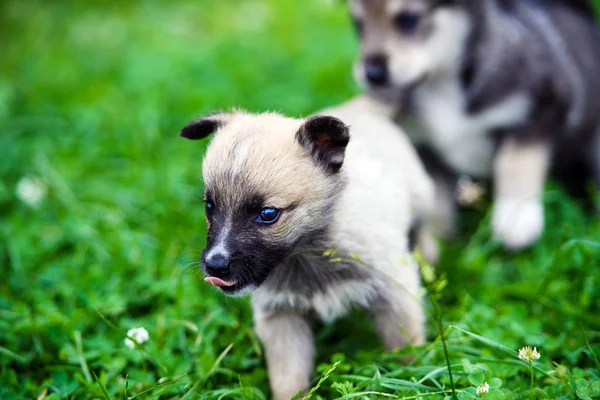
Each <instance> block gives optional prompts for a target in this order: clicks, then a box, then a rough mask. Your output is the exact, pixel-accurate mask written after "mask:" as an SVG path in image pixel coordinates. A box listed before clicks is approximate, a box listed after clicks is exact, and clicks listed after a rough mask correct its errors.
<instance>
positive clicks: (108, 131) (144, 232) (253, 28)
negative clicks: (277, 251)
mask: <svg viewBox="0 0 600 400" xmlns="http://www.w3.org/2000/svg"><path fill="white" fill-rule="evenodd" d="M341 3H342V2H338V1H335V0H329V1H327V0H306V1H298V0H245V1H241V0H240V1H234V0H196V1H191V0H189V1H187V0H186V1H172V2H166V1H163V2H150V1H145V0H142V1H138V2H104V4H103V5H98V4H97V2H91V1H84V2H75V1H53V2H50V1H41V0H38V1H35V0H24V1H21V0H5V1H3V2H1V3H0V34H1V38H0V398H1V399H13V398H15V399H16V398H19V399H20V398H37V397H38V396H39V398H40V399H41V398H44V396H45V398H46V399H57V398H77V399H79V398H84V399H92V398H111V399H112V398H123V399H124V398H133V397H137V398H162V399H166V398H186V399H192V398H202V399H236V398H238V399H242V398H243V399H246V398H247V399H251V398H256V399H264V398H268V395H269V391H268V384H267V380H266V371H265V366H264V362H263V358H262V353H261V348H260V346H259V343H258V341H257V338H256V336H255V335H254V333H253V331H252V325H251V321H252V318H251V311H250V307H249V304H248V301H247V300H240V299H231V298H225V297H224V296H222V295H220V294H219V293H217V292H216V290H215V289H214V288H212V287H209V285H207V284H206V283H204V282H203V281H202V280H201V279H199V276H198V272H197V271H198V270H197V260H198V257H199V254H200V251H201V250H202V248H203V245H204V240H205V237H204V233H205V231H206V227H205V222H204V216H203V204H202V202H201V194H202V188H201V179H200V176H201V174H200V171H201V160H202V155H203V151H204V149H205V146H206V144H205V143H200V142H189V141H185V140H183V139H179V138H178V136H177V134H178V131H179V129H180V128H181V127H182V126H183V125H185V124H186V123H187V122H188V121H190V120H191V119H192V118H194V117H196V116H198V115H200V114H202V113H205V112H208V111H211V110H214V109H219V108H231V107H233V106H239V107H243V108H246V109H249V110H253V111H264V110H277V111H281V112H284V113H286V114H289V115H292V116H302V115H307V114H309V113H311V112H313V111H315V110H318V109H320V108H323V107H325V106H328V105H333V104H336V103H339V102H341V101H343V100H345V99H348V98H349V97H350V96H352V95H353V94H355V93H357V88H356V86H355V85H354V83H353V79H352V75H351V64H352V60H353V57H354V55H355V52H356V43H355V39H354V36H353V34H352V29H351V26H350V22H349V20H348V18H347V14H346V11H345V8H344V6H343V4H341ZM17 193H21V196H20V197H19V196H18V195H17ZM545 204H546V207H547V214H546V218H547V226H548V229H547V231H546V233H545V235H544V238H543V240H542V241H541V242H540V243H539V244H537V245H536V246H535V247H534V248H533V249H531V250H530V251H526V252H522V253H520V254H516V255H513V254H507V253H505V252H504V251H503V250H502V249H501V248H500V246H499V245H498V244H497V243H495V242H494V241H492V240H490V226H489V207H488V206H489V205H488V204H487V203H486V204H480V205H478V206H476V207H474V208H472V209H470V210H465V211H464V212H463V216H464V218H463V227H462V228H463V229H462V234H461V236H459V237H457V238H456V239H454V240H452V241H448V242H446V243H444V245H443V258H442V263H441V266H440V267H439V268H438V269H437V270H435V273H434V274H433V275H435V276H431V275H432V273H427V274H426V277H427V287H428V294H427V295H426V299H427V309H428V312H429V314H430V316H431V318H430V323H429V324H428V329H429V343H428V344H427V345H425V346H423V347H419V348H412V349H407V350H404V351H402V352H399V353H395V354H394V353H384V352H383V351H382V350H381V348H380V347H379V344H378V341H377V340H376V338H375V335H374V331H373V328H372V326H371V325H370V322H369V321H368V319H367V318H366V316H365V315H364V314H362V313H356V314H354V315H352V316H350V317H348V318H346V319H344V320H341V321H339V322H337V323H336V324H335V326H332V327H323V329H320V330H319V331H318V332H319V333H318V335H317V339H318V348H319V351H318V360H317V365H318V367H317V373H316V375H315V379H314V381H313V384H314V385H316V386H318V385H317V384H318V383H319V385H320V387H318V388H317V389H316V391H314V392H313V395H314V398H321V399H333V398H344V399H350V398H358V399H359V398H365V399H372V398H396V397H398V398H409V399H444V398H451V396H452V388H453V387H454V389H455V391H456V395H457V397H458V398H459V399H471V398H476V397H477V395H476V394H475V388H476V386H477V385H479V384H480V383H481V382H483V381H486V382H488V383H489V384H490V386H491V387H492V389H491V390H490V393H489V394H488V395H487V397H486V398H487V399H499V398H507V399H512V398H519V399H543V398H552V399H555V398H565V399H567V398H569V399H570V398H580V399H590V398H594V397H598V398H600V361H599V358H600V221H599V219H598V218H597V217H592V216H586V214H585V213H584V212H583V210H582V208H581V207H580V206H579V205H578V204H577V203H575V202H574V201H573V200H572V199H570V198H569V197H567V196H566V195H565V194H564V193H563V192H562V190H561V189H560V188H559V187H558V186H556V185H553V184H552V183H551V184H549V185H548V189H547V191H546V195H545ZM429 272H431V271H429ZM133 327H144V328H146V329H147V330H148V332H149V340H148V341H147V342H146V343H144V344H143V347H142V348H135V349H130V348H129V347H127V346H126V345H125V343H124V339H125V335H126V332H127V330H128V329H130V328H133ZM440 332H443V333H444V337H445V344H446V347H447V357H446V355H445V352H444V346H443V343H442V341H441V336H440ZM526 345H529V346H536V347H537V349H538V351H539V352H540V353H541V358H540V359H539V360H537V361H535V362H534V364H533V370H531V369H530V365H529V364H527V363H525V362H522V361H520V360H519V359H518V358H517V351H518V349H519V348H521V347H523V346H526ZM406 354H411V355H413V356H414V361H413V362H412V363H411V364H409V365H403V364H401V363H400V362H399V358H400V357H401V356H403V355H406ZM447 363H449V364H450V366H451V371H452V378H453V382H451V380H450V375H449V372H448V368H447ZM532 371H533V378H532V375H531V373H532ZM532 379H533V381H532Z"/></svg>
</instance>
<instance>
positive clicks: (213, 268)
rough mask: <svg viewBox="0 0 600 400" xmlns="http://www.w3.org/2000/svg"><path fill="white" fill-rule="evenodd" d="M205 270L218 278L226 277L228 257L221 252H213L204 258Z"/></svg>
mask: <svg viewBox="0 0 600 400" xmlns="http://www.w3.org/2000/svg"><path fill="white" fill-rule="evenodd" d="M205 264H206V271H207V272H208V273H209V274H210V275H212V276H216V277H219V278H223V277H226V276H227V274H229V257H226V256H224V255H223V254H215V255H213V256H210V257H208V258H207V259H206V262H205Z"/></svg>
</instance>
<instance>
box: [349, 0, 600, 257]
mask: <svg viewBox="0 0 600 400" xmlns="http://www.w3.org/2000/svg"><path fill="white" fill-rule="evenodd" d="M351 12H352V15H353V18H354V20H355V22H356V26H357V30H358V32H359V35H360V41H361V56H360V58H359V60H358V62H357V63H356V68H355V73H356V76H357V79H358V80H359V81H360V82H362V83H363V84H364V86H365V87H366V88H367V89H368V90H369V92H371V93H372V94H374V95H376V96H377V97H379V98H380V99H382V100H384V101H385V102H387V103H389V104H395V105H396V106H398V107H399V108H400V109H401V111H402V112H404V113H405V114H412V115H414V116H415V117H416V121H417V122H418V129H416V133H415V136H414V138H413V139H414V141H415V142H416V143H417V144H419V145H420V146H425V147H427V148H428V149H429V151H428V154H434V155H435V156H437V157H438V158H440V159H441V161H442V164H445V165H446V166H448V167H450V168H451V169H452V170H453V171H455V172H457V173H459V174H467V175H470V176H472V177H475V178H489V177H493V181H494V200H495V207H494V211H493V221H492V222H493V232H494V234H495V235H496V236H497V237H498V238H499V239H501V240H502V241H503V243H504V244H505V246H506V247H508V248H511V249H519V248H522V247H525V246H528V245H530V244H532V243H533V242H534V241H535V240H537V239H538V237H539V236H540V235H541V234H542V232H543V226H544V216H543V206H542V190H543V186H544V182H545V179H546V177H547V175H548V173H549V170H551V169H554V170H555V171H556V172H557V173H558V174H559V175H561V176H563V177H566V178H567V179H568V180H569V181H571V183H573V181H574V180H576V181H578V183H582V182H584V181H586V179H590V178H591V179H595V181H596V182H597V183H598V184H600V96H599V94H600V74H599V73H598V71H600V35H599V33H598V30H597V29H596V27H595V24H594V21H593V15H594V13H593V10H592V9H591V7H590V6H589V5H588V4H587V3H586V2H585V1H584V0H572V1H566V0H558V1H549V0H518V1H517V0H351ZM409 133H410V132H409ZM441 187H444V186H443V185H442V186H441ZM445 187H446V188H448V187H451V186H449V185H445ZM445 194H446V203H449V202H450V201H451V197H452V196H451V195H452V192H451V191H449V190H446V191H445ZM439 209H440V210H444V212H445V213H448V212H449V211H450V210H452V207H451V206H446V207H440V208H439Z"/></svg>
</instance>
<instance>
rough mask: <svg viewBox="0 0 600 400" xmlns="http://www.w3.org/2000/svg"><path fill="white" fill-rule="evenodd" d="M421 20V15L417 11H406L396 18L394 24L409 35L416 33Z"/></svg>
mask: <svg viewBox="0 0 600 400" xmlns="http://www.w3.org/2000/svg"><path fill="white" fill-rule="evenodd" d="M420 22H421V15H420V14H418V13H415V12H410V11H405V12H402V13H400V14H398V15H396V17H395V18H394V25H395V26H396V28H397V29H398V30H399V31H400V32H402V33H404V34H407V35H410V34H413V33H415V31H416V30H417V27H418V26H419V23H420Z"/></svg>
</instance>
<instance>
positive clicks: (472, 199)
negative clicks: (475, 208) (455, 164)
mask: <svg viewBox="0 0 600 400" xmlns="http://www.w3.org/2000/svg"><path fill="white" fill-rule="evenodd" d="M484 194H485V189H484V188H483V186H481V185H480V184H478V183H476V182H473V180H471V178H469V177H468V176H466V175H462V176H461V177H460V178H459V180H458V183H457V185H456V197H457V200H458V203H459V204H460V205H463V206H472V205H473V204H475V203H477V202H479V201H480V200H481V199H482V198H483V195H484Z"/></svg>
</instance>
